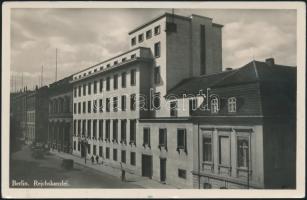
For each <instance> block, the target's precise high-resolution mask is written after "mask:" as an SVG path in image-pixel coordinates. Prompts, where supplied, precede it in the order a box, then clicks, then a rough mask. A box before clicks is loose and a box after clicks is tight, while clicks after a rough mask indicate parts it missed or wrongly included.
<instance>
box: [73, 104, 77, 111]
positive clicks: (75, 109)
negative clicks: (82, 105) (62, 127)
mask: <svg viewBox="0 0 307 200" xmlns="http://www.w3.org/2000/svg"><path fill="white" fill-rule="evenodd" d="M74 114H77V104H76V103H74Z"/></svg>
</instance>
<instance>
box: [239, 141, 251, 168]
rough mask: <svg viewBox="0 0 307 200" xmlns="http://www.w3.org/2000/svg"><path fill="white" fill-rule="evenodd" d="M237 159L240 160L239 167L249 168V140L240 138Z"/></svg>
mask: <svg viewBox="0 0 307 200" xmlns="http://www.w3.org/2000/svg"><path fill="white" fill-rule="evenodd" d="M237 149H238V150H237V152H238V155H237V158H238V161H237V162H238V164H237V165H238V167H240V168H248V162H249V142H248V138H244V137H238V140H237Z"/></svg>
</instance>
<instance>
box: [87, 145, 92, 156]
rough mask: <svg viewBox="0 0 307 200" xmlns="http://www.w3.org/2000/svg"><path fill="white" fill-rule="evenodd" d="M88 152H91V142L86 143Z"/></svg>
mask: <svg viewBox="0 0 307 200" xmlns="http://www.w3.org/2000/svg"><path fill="white" fill-rule="evenodd" d="M87 150H88V154H91V144H88V149H87Z"/></svg>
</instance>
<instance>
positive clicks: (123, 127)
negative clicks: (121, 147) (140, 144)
mask: <svg viewBox="0 0 307 200" xmlns="http://www.w3.org/2000/svg"><path fill="white" fill-rule="evenodd" d="M120 126H121V128H120V129H121V130H120V132H121V137H120V140H121V141H120V142H121V143H124V144H126V142H127V141H126V140H127V134H126V132H127V120H125V119H123V120H121V125H120Z"/></svg>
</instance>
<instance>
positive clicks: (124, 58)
mask: <svg viewBox="0 0 307 200" xmlns="http://www.w3.org/2000/svg"><path fill="white" fill-rule="evenodd" d="M135 58H136V54H132V55H131V56H130V59H135ZM126 61H127V58H126V57H123V58H122V59H121V63H124V62H126ZM118 64H119V62H118V60H115V61H113V66H115V65H118ZM109 67H111V63H108V64H107V65H106V68H109ZM104 68H105V67H104V66H100V67H99V70H100V71H102V70H103V69H104ZM99 70H98V68H97V69H94V71H93V72H94V73H96V72H98V71H99ZM91 74H92V71H89V72H88V73H86V72H85V73H83V77H85V76H87V75H91ZM79 78H82V75H79ZM74 79H77V77H75V78H74Z"/></svg>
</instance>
